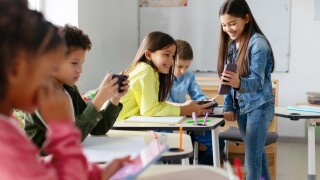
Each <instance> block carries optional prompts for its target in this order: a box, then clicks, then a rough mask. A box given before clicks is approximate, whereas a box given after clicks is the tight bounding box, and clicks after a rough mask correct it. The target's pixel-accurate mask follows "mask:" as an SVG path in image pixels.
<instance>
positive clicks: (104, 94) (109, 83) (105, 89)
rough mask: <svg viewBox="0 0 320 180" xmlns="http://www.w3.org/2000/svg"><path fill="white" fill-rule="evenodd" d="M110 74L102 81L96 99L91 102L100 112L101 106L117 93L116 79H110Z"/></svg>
mask: <svg viewBox="0 0 320 180" xmlns="http://www.w3.org/2000/svg"><path fill="white" fill-rule="evenodd" d="M112 75H113V74H112V73H110V72H109V73H108V74H107V75H106V76H105V77H104V79H103V80H102V82H101V84H100V86H99V89H98V92H97V95H96V97H95V98H94V99H93V100H92V104H93V105H94V106H95V107H96V109H97V110H98V111H100V109H101V107H102V105H103V104H104V103H105V102H106V101H107V100H109V99H110V98H111V97H113V96H114V95H115V94H116V93H118V87H119V85H118V83H117V82H118V78H113V79H112Z"/></svg>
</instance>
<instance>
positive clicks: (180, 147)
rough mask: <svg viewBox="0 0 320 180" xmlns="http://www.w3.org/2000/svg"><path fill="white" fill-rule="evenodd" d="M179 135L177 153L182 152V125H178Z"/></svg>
mask: <svg viewBox="0 0 320 180" xmlns="http://www.w3.org/2000/svg"><path fill="white" fill-rule="evenodd" d="M179 133H180V138H179V140H180V143H179V145H180V146H179V151H180V152H181V151H182V125H180V128H179Z"/></svg>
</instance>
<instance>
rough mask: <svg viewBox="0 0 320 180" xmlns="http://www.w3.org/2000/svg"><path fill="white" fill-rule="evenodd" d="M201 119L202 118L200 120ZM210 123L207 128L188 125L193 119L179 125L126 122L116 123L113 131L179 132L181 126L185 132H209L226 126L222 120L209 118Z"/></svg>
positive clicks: (185, 120) (188, 118)
mask: <svg viewBox="0 0 320 180" xmlns="http://www.w3.org/2000/svg"><path fill="white" fill-rule="evenodd" d="M199 119H201V118H199ZM207 120H210V122H207V123H206V125H205V126H203V125H198V126H197V125H194V124H193V123H188V121H193V120H192V118H191V117H186V118H185V119H183V120H182V121H181V122H180V123H179V124H167V123H133V122H126V121H118V122H116V123H115V124H114V125H113V127H112V129H115V130H166V129H167V130H179V128H180V125H181V126H182V127H183V130H184V131H207V130H212V129H215V128H217V127H218V126H220V125H223V124H224V120H223V119H222V118H212V117H210V118H208V119H207Z"/></svg>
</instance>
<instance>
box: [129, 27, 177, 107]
mask: <svg viewBox="0 0 320 180" xmlns="http://www.w3.org/2000/svg"><path fill="white" fill-rule="evenodd" d="M171 45H176V43H175V41H174V39H173V38H172V37H171V36H170V35H169V34H166V33H163V32H160V31H155V32H151V33H149V34H148V35H147V36H146V37H145V38H144V39H143V41H142V43H141V45H140V47H139V49H138V51H137V54H136V56H135V58H134V60H133V62H132V63H131V65H130V66H129V67H128V68H127V69H126V70H125V72H124V74H127V75H128V74H129V73H130V72H131V71H132V70H133V69H134V68H135V67H136V65H137V64H139V63H141V62H144V63H147V64H150V65H151V66H152V67H153V68H154V69H155V70H157V71H158V69H157V67H156V66H155V65H154V64H153V63H152V61H149V60H148V59H147V57H146V56H145V52H146V51H147V50H148V51H150V52H155V51H158V50H161V49H165V48H168V47H169V46H171ZM175 54H176V52H175ZM175 61H176V55H175V57H174V62H175ZM173 67H174V65H173V66H172V67H171V68H170V70H169V73H168V74H163V73H160V72H159V82H160V87H159V94H158V101H159V102H164V101H165V100H166V99H167V96H168V93H169V92H170V89H171V87H172V82H173V74H174V72H173V71H174V68H173Z"/></svg>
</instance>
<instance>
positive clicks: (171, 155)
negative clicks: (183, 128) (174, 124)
mask: <svg viewBox="0 0 320 180" xmlns="http://www.w3.org/2000/svg"><path fill="white" fill-rule="evenodd" d="M154 134H156V136H157V137H156V139H157V140H159V141H161V142H164V143H166V144H167V145H168V146H169V151H168V152H166V153H164V155H163V156H162V157H161V159H160V160H161V161H175V160H182V159H184V158H189V157H192V155H193V146H192V141H191V137H190V136H189V135H187V134H182V149H183V151H178V150H179V145H180V135H179V134H176V133H158V132H154ZM137 135H139V136H143V137H144V140H145V142H146V144H149V143H150V142H151V141H152V140H153V139H155V137H154V135H153V133H152V132H150V131H123V130H110V131H109V132H108V133H107V136H108V137H119V136H137ZM188 161H189V159H188Z"/></svg>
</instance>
